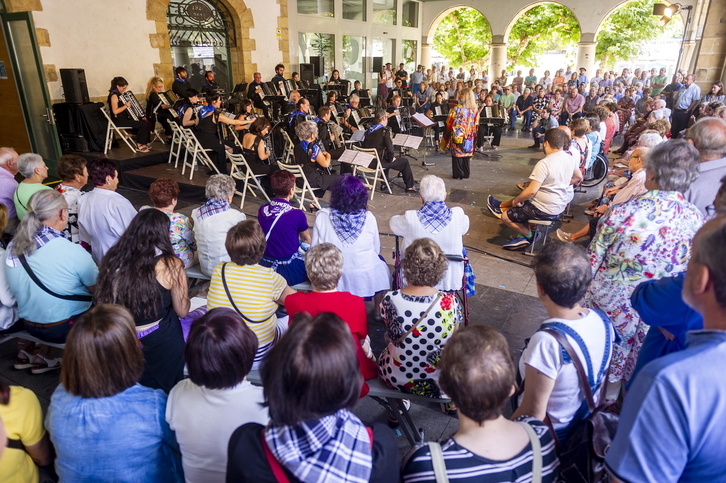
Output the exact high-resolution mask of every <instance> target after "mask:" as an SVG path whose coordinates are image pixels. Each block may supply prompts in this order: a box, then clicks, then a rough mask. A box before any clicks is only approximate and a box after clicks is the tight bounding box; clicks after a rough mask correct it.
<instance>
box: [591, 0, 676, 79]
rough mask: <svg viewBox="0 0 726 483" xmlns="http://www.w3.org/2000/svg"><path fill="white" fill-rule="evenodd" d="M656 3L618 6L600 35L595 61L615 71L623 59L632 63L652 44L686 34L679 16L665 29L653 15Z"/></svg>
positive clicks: (647, 0)
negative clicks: (650, 42) (647, 44)
mask: <svg viewBox="0 0 726 483" xmlns="http://www.w3.org/2000/svg"><path fill="white" fill-rule="evenodd" d="M654 3H655V1H654V0H635V1H632V2H628V3H626V4H623V5H621V6H620V7H618V8H617V9H616V10H615V11H614V12H613V13H611V14H610V15H609V16H608V17H607V18H606V19H605V22H604V23H603V26H602V28H601V29H600V31H599V32H598V34H597V37H596V39H595V40H596V42H597V49H596V50H595V58H596V59H597V60H598V61H600V66H601V67H604V68H612V67H613V65H615V63H616V62H617V61H619V60H630V59H632V58H634V57H637V56H638V55H640V54H641V53H643V47H644V46H645V44H646V43H647V42H648V41H651V40H654V39H657V38H677V37H680V36H681V35H683V22H682V20H681V17H680V16H675V17H674V18H673V20H671V21H670V23H668V24H667V25H666V26H665V27H661V26H660V25H659V24H658V22H659V21H660V17H657V16H655V15H653V4H654Z"/></svg>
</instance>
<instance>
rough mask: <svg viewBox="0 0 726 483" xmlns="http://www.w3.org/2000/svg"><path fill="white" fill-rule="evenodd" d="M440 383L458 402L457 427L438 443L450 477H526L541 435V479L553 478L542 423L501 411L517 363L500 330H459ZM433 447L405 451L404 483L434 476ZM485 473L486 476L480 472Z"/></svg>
mask: <svg viewBox="0 0 726 483" xmlns="http://www.w3.org/2000/svg"><path fill="white" fill-rule="evenodd" d="M441 367H442V368H441V376H440V378H439V380H440V381H441V386H442V387H443V388H444V389H445V391H446V393H447V394H448V395H449V396H450V397H451V399H452V400H453V402H454V403H455V404H456V407H457V408H458V417H459V428H458V429H457V431H456V433H455V434H454V435H453V436H452V437H450V438H448V439H447V440H445V441H443V442H442V443H441V450H442V451H443V458H444V462H445V468H446V471H447V472H448V473H449V475H448V476H449V478H450V479H451V480H452V481H530V479H531V475H532V467H533V459H534V447H533V442H534V441H536V439H539V445H538V446H539V447H540V448H541V453H542V480H541V481H546V482H549V481H555V476H556V475H557V453H556V447H555V444H554V440H553V438H552V433H551V432H550V431H549V428H548V427H547V425H546V424H545V423H543V422H542V421H539V420H537V419H535V418H533V417H530V416H523V417H521V418H518V419H517V421H516V422H514V421H509V420H508V419H506V418H505V417H504V416H503V415H502V410H503V408H504V405H505V403H506V402H507V401H508V400H509V396H510V395H511V391H512V387H513V386H514V384H515V377H514V376H515V366H514V362H513V361H512V356H511V355H510V353H509V345H508V344H507V340H506V339H505V338H504V336H503V335H502V334H501V333H499V332H497V331H496V330H495V329H493V328H491V327H487V326H483V325H475V326H471V327H467V328H464V329H461V330H459V331H457V333H456V334H454V336H453V337H452V338H451V340H450V341H449V343H448V344H446V349H444V352H443V354H442V355H441ZM433 459H434V458H433V456H432V455H431V450H430V449H429V447H428V446H423V447H420V448H418V449H416V450H415V451H414V452H412V453H409V455H407V456H406V458H405V459H404V461H403V465H402V466H403V470H402V472H401V476H402V480H403V482H404V483H408V482H414V481H415V482H422V481H430V482H433V481H436V480H435V478H433V475H434V474H435V473H434V463H433V461H432V460H433ZM482 475H486V478H482Z"/></svg>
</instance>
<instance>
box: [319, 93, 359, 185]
mask: <svg viewBox="0 0 726 483" xmlns="http://www.w3.org/2000/svg"><path fill="white" fill-rule="evenodd" d="M331 119H332V118H331V115H330V108H329V107H327V106H323V107H321V108H319V109H318V117H316V118H315V124H317V126H318V139H320V142H322V143H323V147H325V150H326V151H327V152H329V153H330V158H331V159H338V158H340V156H341V155H342V154H343V151H345V147H343V146H342V145H341V146H340V147H337V146H336V142H337V140H336V137H335V134H334V133H333V129H334V128H336V129H340V127H339V126H338V125H337V124H335V122H334V121H333V122H331ZM331 124H335V126H334V127H333V126H331ZM343 167H344V168H346V170H347V172H349V173H352V172H353V166H352V165H350V164H343ZM348 168H349V169H348ZM341 172H343V173H344V172H346V171H341Z"/></svg>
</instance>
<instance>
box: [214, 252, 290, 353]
mask: <svg viewBox="0 0 726 483" xmlns="http://www.w3.org/2000/svg"><path fill="white" fill-rule="evenodd" d="M224 278H225V280H226V281H227V286H228V287H229V291H230V293H231V294H232V299H233V300H234V303H235V305H236V306H237V308H238V309H239V311H240V312H242V313H243V314H244V315H245V317H247V318H249V319H252V320H253V321H255V323H250V322H249V321H245V322H246V323H247V326H248V327H249V328H250V329H252V332H254V333H255V335H256V336H257V341H258V343H259V345H260V347H262V346H264V345H265V344H269V343H270V342H272V341H273V340H274V339H275V327H276V326H277V317H276V316H275V311H276V310H277V307H278V305H277V302H275V301H276V300H277V299H279V298H280V295H282V292H283V291H284V290H285V287H287V282H285V279H284V278H282V277H281V276H280V275H278V274H277V273H276V272H275V271H274V270H272V269H271V268H267V267H263V266H261V265H256V264H255V265H237V264H236V263H234V262H227V266H226V268H225V269H224ZM207 307H209V309H210V310H211V309H213V308H215V307H229V308H232V309H233V308H234V306H233V305H232V303H231V302H230V301H229V297H227V293H226V292H225V290H224V284H222V264H221V263H220V264H218V265H217V266H216V267H214V270H213V271H212V281H211V282H210V285H209V292H208V293H207Z"/></svg>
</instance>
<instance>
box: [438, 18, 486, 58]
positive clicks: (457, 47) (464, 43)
mask: <svg viewBox="0 0 726 483" xmlns="http://www.w3.org/2000/svg"><path fill="white" fill-rule="evenodd" d="M491 41H492V29H491V27H490V26H489V22H488V21H487V19H486V18H485V17H484V15H482V13H481V12H480V11H478V10H476V9H473V8H459V9H457V10H454V11H453V12H451V13H450V14H448V15H447V16H446V17H444V19H443V20H442V21H441V23H440V24H439V26H438V27H437V28H436V32H435V33H434V49H435V50H436V52H438V53H439V54H441V55H443V56H444V58H445V59H446V63H447V64H450V65H452V66H455V67H462V66H467V65H468V64H472V63H480V64H484V63H486V62H487V61H488V59H487V57H488V56H489V44H491Z"/></svg>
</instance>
